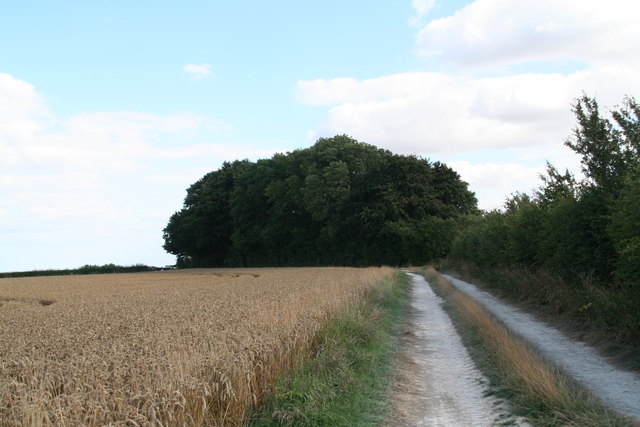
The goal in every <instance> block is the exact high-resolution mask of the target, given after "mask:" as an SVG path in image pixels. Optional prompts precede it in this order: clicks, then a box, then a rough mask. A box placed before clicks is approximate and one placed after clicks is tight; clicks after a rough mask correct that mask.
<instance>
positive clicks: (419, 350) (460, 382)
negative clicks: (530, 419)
mask: <svg viewBox="0 0 640 427" xmlns="http://www.w3.org/2000/svg"><path fill="white" fill-rule="evenodd" d="M409 276H410V278H411V285H412V286H411V298H412V301H411V308H412V318H411V319H410V325H409V330H408V331H407V334H408V336H407V339H406V340H405V344H404V345H405V346H407V348H405V350H406V351H404V352H403V357H402V360H401V362H400V363H399V371H400V376H401V378H400V379H399V381H398V384H401V385H398V386H397V387H396V388H395V389H394V392H393V400H394V401H395V406H396V408H395V409H396V410H395V414H394V415H393V417H392V419H391V420H390V421H389V423H388V424H389V425H409V426H411V425H415V426H447V427H449V426H467V427H475V426H492V425H499V424H501V423H503V422H506V421H508V420H511V422H512V423H513V424H511V425H514V424H515V425H523V424H524V423H522V422H520V421H519V420H516V419H513V418H511V417H510V415H509V411H508V408H507V406H506V404H504V403H503V402H501V401H500V400H498V399H496V398H495V397H493V396H490V395H489V393H490V389H489V385H488V380H487V378H486V377H485V376H484V375H483V374H482V373H481V372H480V371H478V370H477V369H476V367H475V365H474V363H473V361H472V360H471V358H470V356H469V354H468V352H467V349H466V348H465V347H464V345H463V344H462V341H461V339H460V336H459V335H458V333H457V332H456V330H455V328H454V326H453V324H452V322H451V319H450V318H449V316H448V315H447V314H446V313H445V312H444V310H443V309H442V299H441V298H440V297H438V296H437V295H435V293H434V292H433V291H432V290H431V287H430V286H429V285H428V283H427V282H426V281H425V279H424V278H423V277H422V276H419V275H416V274H409Z"/></svg>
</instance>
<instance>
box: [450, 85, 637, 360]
mask: <svg viewBox="0 0 640 427" xmlns="http://www.w3.org/2000/svg"><path fill="white" fill-rule="evenodd" d="M573 111H574V113H575V116H576V119H577V126H576V128H575V130H574V133H573V135H572V136H571V137H570V138H569V139H568V140H567V141H566V142H565V144H566V145H567V146H569V147H570V148H571V149H572V150H573V151H575V152H576V153H577V154H578V155H580V156H581V163H582V171H581V172H582V173H581V176H582V177H581V178H580V179H577V178H576V177H575V176H574V174H572V173H571V172H570V171H565V172H560V171H558V170H557V169H556V168H555V167H554V166H553V165H551V164H549V165H548V166H547V171H546V174H544V175H543V176H542V177H541V178H542V183H541V185H540V187H539V188H538V189H537V190H535V191H534V192H533V193H532V194H531V195H527V194H516V195H513V196H512V197H510V198H509V199H508V200H507V202H506V204H505V209H504V210H500V211H497V210H496V211H492V212H486V213H483V214H482V215H479V216H474V217H470V218H468V219H467V220H468V226H467V227H466V230H465V231H464V232H462V233H461V234H459V235H458V236H457V238H456V239H455V241H454V244H453V248H452V253H451V256H452V257H453V259H454V260H455V261H465V262H467V263H468V262H471V263H472V264H473V265H475V266H476V267H477V271H482V272H484V274H485V275H486V273H487V272H490V271H491V272H493V273H495V272H498V271H502V274H501V275H495V274H494V275H493V277H491V278H490V281H491V282H492V283H494V284H499V285H500V286H501V288H502V289H503V290H504V291H506V292H507V293H510V294H511V295H513V296H516V297H521V298H525V299H531V300H535V301H537V302H539V303H542V304H543V305H547V306H549V307H551V308H552V309H553V311H556V312H570V313H572V314H573V315H574V316H575V317H577V318H579V319H580V320H581V321H586V322H591V323H593V324H595V325H596V326H602V327H604V328H607V329H610V330H612V331H615V333H616V334H620V339H621V340H622V341H624V342H626V343H629V342H634V343H635V344H636V345H639V346H640V106H639V105H638V103H637V102H636V101H635V100H634V99H633V98H626V99H625V100H624V101H623V103H622V106H620V107H617V108H616V109H614V110H612V111H610V116H611V118H607V117H606V116H604V115H603V114H602V113H601V112H600V110H599V107H598V103H597V102H596V100H595V99H592V98H589V97H587V96H583V97H582V98H580V99H578V100H577V101H576V103H575V104H574V106H573ZM458 266H460V263H459V262H458ZM514 271H520V273H519V274H516V275H514V274H513V272H514ZM498 276H502V277H498ZM509 276H511V277H509ZM525 276H527V277H530V278H531V277H533V278H534V280H529V281H527V279H523V277H525ZM638 364H639V365H640V360H639V361H638Z"/></svg>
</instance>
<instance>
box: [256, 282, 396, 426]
mask: <svg viewBox="0 0 640 427" xmlns="http://www.w3.org/2000/svg"><path fill="white" fill-rule="evenodd" d="M407 284H408V277H407V276H406V275H405V274H404V273H401V272H396V273H395V275H394V278H393V280H390V281H383V282H381V283H379V284H378V285H377V287H376V288H375V289H374V290H373V291H372V292H371V293H370V295H369V296H368V298H367V299H366V302H365V303H363V304H360V305H357V306H354V307H352V308H350V309H349V310H348V311H347V312H346V313H345V314H344V315H343V316H341V317H339V318H337V319H334V320H331V321H330V322H328V324H327V325H326V326H325V327H324V328H323V329H322V330H321V331H320V333H319V334H318V337H317V346H316V351H315V353H314V355H313V357H312V358H311V359H309V360H308V361H307V362H306V363H305V364H304V366H302V367H301V368H300V369H298V370H296V371H294V372H293V373H290V374H289V375H287V376H285V377H282V378H280V379H279V380H278V382H277V384H276V388H275V392H274V393H273V394H272V395H271V396H270V397H269V398H268V399H267V401H266V402H265V403H264V404H263V405H262V406H261V408H260V409H259V410H258V411H257V412H256V413H254V414H253V416H252V417H251V418H250V419H249V421H248V423H247V425H249V426H365V425H378V424H380V423H381V422H382V420H383V419H384V416H385V411H386V402H385V398H386V392H387V388H388V385H389V382H390V381H391V378H392V372H391V366H392V365H391V363H390V362H391V358H392V357H393V355H394V353H395V352H396V344H397V337H398V335H399V333H400V330H401V324H402V322H403V319H404V314H405V309H406V306H407Z"/></svg>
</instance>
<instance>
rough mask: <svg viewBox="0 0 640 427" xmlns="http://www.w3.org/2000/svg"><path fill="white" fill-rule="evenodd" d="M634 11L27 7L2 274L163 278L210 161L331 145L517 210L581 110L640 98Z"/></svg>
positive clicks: (22, 15) (372, 2)
mask: <svg viewBox="0 0 640 427" xmlns="http://www.w3.org/2000/svg"><path fill="white" fill-rule="evenodd" d="M638 12H640V6H638V5H637V2H635V1H632V0H611V1H609V2H607V3H606V5H605V4H604V3H602V2H599V1H594V0H535V1H533V0H532V1H529V0H476V1H451V0H447V1H444V0H413V1H412V0H404V1H401V0H393V1H392V0H384V1H383V0H368V1H364V0H350V1H348V2H345V1H333V0H325V1H323V2H300V1H293V0H291V1H269V2H267V1H258V0H254V1H244V2H228V1H224V2H223V1H195V0H191V1H181V2H175V1H172V2H169V1H154V2H151V1H135V2H131V1H126V2H125V1H109V2H86V1H59V2H53V1H23V2H10V3H9V4H5V5H3V12H2V14H1V15H0V40H1V41H0V271H15V270H25V269H44V268H64V267H76V266H80V265H83V264H104V263H108V262H114V263H119V264H134V263H146V264H152V265H165V264H171V263H173V257H172V256H170V255H168V254H166V253H164V251H163V250H162V248H161V245H162V228H163V227H164V226H165V225H166V222H167V220H168V218H169V216H170V215H171V213H173V212H174V211H176V210H179V209H180V207H181V204H182V200H183V198H184V195H185V189H186V188H187V187H188V186H189V185H190V184H191V183H193V182H194V181H195V180H197V179H198V178H199V177H201V176H202V175H203V174H205V173H206V172H208V171H211V170H214V169H217V168H218V167H219V166H220V164H221V163H222V162H223V161H225V160H235V159H238V158H250V159H258V158H264V157H270V156H271V155H272V154H273V153H275V152H285V151H291V150H294V149H296V148H304V147H308V146H310V145H312V144H313V143H314V142H315V140H316V139H317V138H318V137H322V136H333V135H335V134H341V133H347V134H349V135H351V136H352V137H354V138H356V139H358V140H360V141H364V142H368V143H371V144H375V145H377V146H379V147H383V148H387V149H390V150H392V151H394V152H397V153H403V154H417V155H420V156H423V157H426V158H430V159H432V160H434V161H435V160H439V161H444V162H446V163H448V164H449V165H450V166H451V167H453V168H454V169H456V170H457V171H458V172H459V173H460V174H461V175H462V177H463V179H465V180H466V181H468V182H469V183H470V186H471V189H472V190H473V191H475V192H476V194H477V196H478V199H479V204H480V207H482V208H485V209H492V208H498V207H500V206H501V204H502V203H503V201H504V199H505V198H506V197H507V196H508V195H509V194H511V193H513V192H514V191H518V190H519V191H529V190H531V189H532V188H534V187H535V186H536V185H537V179H538V178H537V175H538V174H539V173H541V172H542V170H543V169H544V164H545V162H546V161H547V160H549V161H551V162H552V163H554V164H556V165H557V166H559V167H560V168H564V167H568V168H570V169H572V170H574V171H577V170H578V165H577V160H578V159H577V158H576V156H574V155H573V154H572V153H570V152H569V151H568V150H567V149H566V148H565V147H563V144H562V143H563V141H564V140H565V139H566V138H567V137H568V136H569V135H570V133H571V129H572V127H573V125H574V124H573V118H572V115H571V112H570V105H571V102H572V101H573V100H574V99H575V98H576V97H577V96H580V94H581V93H583V91H584V92H586V93H587V94H589V95H592V96H596V97H597V98H598V100H599V101H600V103H601V105H602V106H603V107H613V106H615V105H616V104H617V103H619V102H620V101H621V100H622V97H623V96H624V95H625V94H627V95H632V96H633V95H636V96H637V95H638V93H640V66H639V65H640V59H639V58H640V29H639V26H638V25H637V19H636V17H637V16H638Z"/></svg>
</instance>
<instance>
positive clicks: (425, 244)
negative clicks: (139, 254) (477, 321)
mask: <svg viewBox="0 0 640 427" xmlns="http://www.w3.org/2000/svg"><path fill="white" fill-rule="evenodd" d="M476 204H477V202H476V199H475V196H474V195H473V193H471V192H470V191H469V190H468V188H467V183H465V182H463V181H462V180H461V179H460V176H459V175H458V174H457V173H456V172H454V171H453V170H452V169H450V168H449V167H448V166H446V165H444V164H442V163H439V162H435V163H431V162H430V161H428V160H426V159H422V158H419V157H416V156H403V155H397V154H393V153H391V152H390V151H387V150H383V149H379V148H377V147H375V146H373V145H369V144H366V143H362V142H358V141H356V140H354V139H352V138H350V137H348V136H346V135H341V136H335V137H333V138H322V139H320V140H318V141H317V142H316V144H315V145H313V146H312V147H310V148H306V149H300V150H296V151H293V152H290V153H286V154H276V155H274V156H273V157H272V158H270V159H263V160H258V161H257V162H250V161H248V160H237V161H234V162H225V163H224V164H223V165H222V167H221V168H220V169H218V170H216V171H213V172H210V173H208V174H206V175H205V176H204V177H202V178H201V179H200V180H198V181H197V182H195V183H194V184H193V185H191V186H190V187H189V188H188V190H187V195H186V197H185V199H184V205H183V207H182V209H181V210H180V211H178V212H176V213H175V214H173V215H172V216H171V218H170V220H169V223H168V224H167V226H166V228H165V229H164V241H165V243H164V248H165V250H167V251H168V252H169V253H172V254H175V255H176V256H177V265H178V267H213V266H301V265H353V266H360V265H379V264H388V265H400V264H408V263H415V264H420V263H424V262H426V261H428V260H432V259H435V258H438V257H442V256H444V255H446V254H447V253H448V251H449V249H450V244H451V242H452V239H453V237H454V235H455V230H456V226H457V219H458V218H460V217H461V216H463V215H468V214H471V213H474V212H476Z"/></svg>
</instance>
